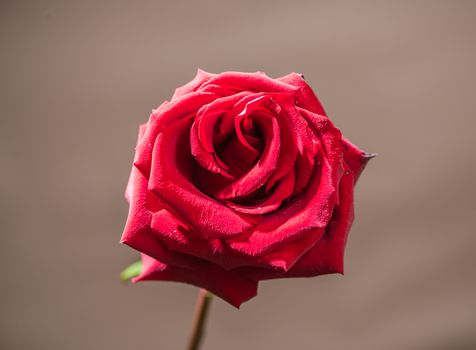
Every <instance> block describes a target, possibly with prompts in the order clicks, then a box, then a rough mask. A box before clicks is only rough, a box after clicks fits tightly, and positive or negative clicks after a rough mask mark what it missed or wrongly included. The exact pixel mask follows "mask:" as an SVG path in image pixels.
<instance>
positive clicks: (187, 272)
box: [133, 254, 258, 308]
mask: <svg viewBox="0 0 476 350" xmlns="http://www.w3.org/2000/svg"><path fill="white" fill-rule="evenodd" d="M142 263H143V271H142V273H141V274H140V275H139V276H138V277H136V278H134V279H133V282H139V281H152V280H157V281H175V282H182V283H188V284H192V285H194V286H197V287H200V288H204V289H206V290H208V291H210V292H211V293H213V294H215V295H217V296H219V297H220V298H222V299H224V300H226V301H227V302H229V303H230V304H232V305H233V306H235V307H236V308H239V307H240V305H241V304H242V303H244V302H245V301H247V300H249V299H251V298H253V297H254V296H256V294H257V290H258V283H257V282H255V281H252V280H250V279H248V278H246V277H244V276H243V275H241V274H240V273H239V272H235V271H225V270H223V269H221V268H219V267H218V266H216V265H213V264H209V263H208V264H203V265H202V266H200V267H199V268H197V269H193V270H191V269H186V268H181V267H177V266H173V265H168V264H165V263H163V262H162V261H160V260H156V259H153V258H151V257H149V256H147V255H144V254H143V255H142Z"/></svg>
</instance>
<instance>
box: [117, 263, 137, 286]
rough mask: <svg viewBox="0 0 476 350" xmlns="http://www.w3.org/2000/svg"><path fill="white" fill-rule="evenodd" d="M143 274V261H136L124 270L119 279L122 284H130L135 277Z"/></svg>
mask: <svg viewBox="0 0 476 350" xmlns="http://www.w3.org/2000/svg"><path fill="white" fill-rule="evenodd" d="M141 272H142V261H136V262H135V263H132V264H130V265H129V266H128V267H126V268H125V269H124V271H122V272H121V274H120V275H119V278H120V279H121V281H122V282H129V281H130V280H131V279H133V278H134V277H137V276H139V275H140V273H141Z"/></svg>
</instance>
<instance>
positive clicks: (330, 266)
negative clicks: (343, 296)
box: [243, 174, 354, 280]
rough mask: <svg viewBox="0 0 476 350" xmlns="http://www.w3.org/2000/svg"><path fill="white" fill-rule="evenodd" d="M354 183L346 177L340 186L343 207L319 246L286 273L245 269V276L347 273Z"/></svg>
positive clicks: (331, 222)
mask: <svg viewBox="0 0 476 350" xmlns="http://www.w3.org/2000/svg"><path fill="white" fill-rule="evenodd" d="M353 186H354V179H353V176H352V175H351V174H347V175H344V176H343V178H342V181H341V184H340V189H339V193H340V203H339V206H338V207H336V208H335V209H334V213H333V215H332V218H331V220H330V222H329V225H328V226H327V228H326V232H325V234H324V235H323V236H322V238H321V239H320V240H319V242H318V243H317V244H316V245H315V246H314V247H313V248H312V249H311V250H309V251H308V252H307V253H306V254H304V255H303V256H302V258H301V259H300V260H298V261H297V262H296V264H294V266H293V267H292V268H291V269H290V270H289V271H286V272H282V271H272V270H266V269H250V268H247V269H246V268H245V269H243V271H244V272H243V273H244V274H245V275H246V276H248V277H250V278H253V279H255V280H265V279H274V278H288V277H311V276H317V275H324V274H329V273H341V274H342V273H343V272H344V248H345V244H346V242H347V235H348V233H349V230H350V226H351V224H352V221H353V219H354V205H353V204H354V203H353Z"/></svg>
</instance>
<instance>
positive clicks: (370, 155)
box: [364, 153, 377, 160]
mask: <svg viewBox="0 0 476 350" xmlns="http://www.w3.org/2000/svg"><path fill="white" fill-rule="evenodd" d="M375 157H377V153H365V154H364V158H366V159H367V160H370V159H372V158H375Z"/></svg>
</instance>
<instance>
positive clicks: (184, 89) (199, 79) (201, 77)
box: [172, 69, 216, 101]
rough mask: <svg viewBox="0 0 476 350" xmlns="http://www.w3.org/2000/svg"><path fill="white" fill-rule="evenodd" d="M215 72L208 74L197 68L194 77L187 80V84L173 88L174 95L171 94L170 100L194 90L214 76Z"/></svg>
mask: <svg viewBox="0 0 476 350" xmlns="http://www.w3.org/2000/svg"><path fill="white" fill-rule="evenodd" d="M215 76H216V74H210V73H207V72H205V71H204V70H201V69H198V70H197V74H196V75H195V78H193V80H192V81H190V82H188V83H187V84H185V85H183V86H181V87H179V88H177V89H175V92H174V95H173V96H172V101H173V100H175V99H177V98H179V97H181V96H183V95H186V94H188V93H190V92H195V91H197V89H198V88H199V87H200V86H201V85H203V84H204V83H206V82H207V81H209V80H210V79H211V78H213V77H215Z"/></svg>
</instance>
